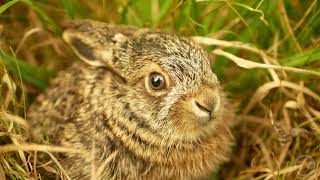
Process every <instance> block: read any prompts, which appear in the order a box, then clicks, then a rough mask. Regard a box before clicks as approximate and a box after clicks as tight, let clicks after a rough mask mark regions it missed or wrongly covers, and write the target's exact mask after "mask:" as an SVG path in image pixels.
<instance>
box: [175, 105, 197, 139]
mask: <svg viewBox="0 0 320 180" xmlns="http://www.w3.org/2000/svg"><path fill="white" fill-rule="evenodd" d="M169 117H170V120H171V121H172V124H173V126H174V129H176V132H177V133H178V134H185V133H191V132H195V131H197V130H199V128H201V127H200V125H199V123H198V117H197V116H196V115H195V114H194V113H193V111H192V107H191V106H190V105H189V103H187V102H185V101H178V102H177V103H175V104H174V105H173V106H172V108H171V110H170V112H169Z"/></svg>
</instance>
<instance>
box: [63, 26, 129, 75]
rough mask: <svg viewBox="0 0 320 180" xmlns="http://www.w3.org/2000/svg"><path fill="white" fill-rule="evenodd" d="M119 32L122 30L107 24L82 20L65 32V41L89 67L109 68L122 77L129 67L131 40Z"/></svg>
mask: <svg viewBox="0 0 320 180" xmlns="http://www.w3.org/2000/svg"><path fill="white" fill-rule="evenodd" d="M122 29H125V28H122ZM119 30H121V28H119V27H116V26H112V25H108V24H106V23H102V22H96V21H90V20H80V21H74V22H72V23H71V24H70V25H69V27H68V28H67V29H66V30H65V31H64V32H63V39H64V40H65V41H66V42H67V43H68V44H69V45H70V46H71V48H72V49H73V50H74V52H75V53H76V54H77V55H78V56H79V58H80V59H81V60H83V61H85V62H86V63H88V64H89V65H92V66H105V67H109V68H111V69H112V70H114V71H116V72H118V73H119V74H120V75H122V73H121V71H124V69H122V68H123V67H127V66H126V65H127V64H126V63H127V61H128V54H126V52H127V51H128V48H130V47H129V46H128V44H130V39H129V37H128V36H126V35H124V34H123V33H122V32H119ZM127 35H130V33H127ZM122 47H126V49H123V48H122ZM119 51H120V52H121V53H119ZM114 56H123V57H114Z"/></svg>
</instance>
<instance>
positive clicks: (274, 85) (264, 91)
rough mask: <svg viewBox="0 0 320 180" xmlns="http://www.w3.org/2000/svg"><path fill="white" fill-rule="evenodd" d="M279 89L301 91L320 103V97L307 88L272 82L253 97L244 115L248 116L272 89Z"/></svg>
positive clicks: (259, 89) (283, 82) (282, 82)
mask: <svg viewBox="0 0 320 180" xmlns="http://www.w3.org/2000/svg"><path fill="white" fill-rule="evenodd" d="M277 87H279V88H280V87H286V88H290V89H294V90H297V91H301V92H303V93H305V94H307V95H309V96H311V97H312V98H314V99H315V100H317V101H319V102H320V96H319V95H318V94H317V93H315V92H313V91H311V90H310V89H308V88H306V87H301V86H299V85H297V84H295V83H292V82H289V81H279V82H276V81H272V82H268V83H265V84H264V85H262V86H260V87H259V88H258V89H257V91H256V92H255V93H254V95H253V96H252V98H251V100H250V102H249V103H248V105H247V106H246V107H245V108H244V110H243V113H244V114H247V113H248V112H249V111H250V110H251V109H252V108H253V107H254V106H255V105H256V104H257V103H258V102H259V101H261V100H262V99H263V98H264V97H265V96H267V95H268V93H269V92H270V91H271V90H272V89H274V88H277Z"/></svg>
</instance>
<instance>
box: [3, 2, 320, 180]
mask: <svg viewBox="0 0 320 180" xmlns="http://www.w3.org/2000/svg"><path fill="white" fill-rule="evenodd" d="M319 17H320V3H319V1H318V0H114V1H111V0H11V1H10V0H0V179H46V178H45V174H46V173H42V172H51V173H56V174H57V177H60V178H61V179H67V177H66V176H65V174H64V173H65V172H64V171H63V169H62V168H61V166H59V163H58V161H57V160H56V159H55V158H54V156H53V155H52V154H51V152H52V151H63V149H59V148H58V149H57V148H56V149H54V148H51V149H50V147H48V146H45V145H32V144H30V143H29V142H28V141H27V137H28V134H29V132H30V130H32V128H31V129H30V127H28V125H27V119H26V118H25V117H26V113H27V109H28V106H29V105H30V103H32V101H33V100H34V98H35V97H36V96H37V95H38V94H39V93H41V92H42V91H44V90H45V89H46V87H47V86H48V83H49V81H50V79H52V78H53V77H54V76H55V74H56V73H57V72H59V71H60V70H62V69H65V68H66V67H67V66H69V65H70V64H71V63H72V62H73V61H75V60H77V58H75V56H74V55H73V53H72V52H71V51H70V49H69V48H68V47H67V46H66V45H65V44H64V43H63V42H62V40H61V32H62V29H63V25H64V24H65V23H66V22H67V21H68V20H70V19H79V18H81V19H82V18H90V19H96V20H100V21H104V22H108V23H115V24H130V25H135V26H138V27H149V28H159V29H163V30H166V31H172V32H176V33H178V34H180V35H184V36H197V38H195V40H197V41H198V42H199V43H202V44H204V45H205V47H206V48H207V50H208V52H209V53H210V59H211V60H212V62H213V65H212V69H213V71H214V72H215V73H216V74H217V75H218V77H219V78H220V80H221V82H222V84H223V86H224V88H225V89H226V91H227V92H228V96H229V98H230V99H231V101H232V102H233V104H234V105H235V106H236V107H237V109H238V115H237V119H236V125H235V127H234V130H233V132H234V134H235V138H236V140H237V144H236V146H235V147H234V154H233V156H232V157H231V161H230V162H229V163H227V164H225V165H224V166H222V167H221V168H220V169H219V170H218V171H217V172H213V174H212V176H211V177H210V178H211V179H239V180H240V179H308V180H312V179H320V128H319V126H320V96H319V94H320V83H319V80H320V75H319V74H320V18H319ZM234 62H236V64H235V63H234ZM251 62H256V63H259V64H253V63H251ZM266 64H267V65H266ZM268 64H269V65H268ZM49 150H50V151H49ZM43 153H47V154H50V157H51V159H50V160H48V162H41V161H40V160H39V159H38V158H37V157H38V156H40V155H41V154H43Z"/></svg>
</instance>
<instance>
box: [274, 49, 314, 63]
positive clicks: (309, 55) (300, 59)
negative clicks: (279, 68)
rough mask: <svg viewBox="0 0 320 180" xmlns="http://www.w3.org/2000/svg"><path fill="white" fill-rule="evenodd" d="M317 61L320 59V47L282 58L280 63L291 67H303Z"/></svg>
mask: <svg viewBox="0 0 320 180" xmlns="http://www.w3.org/2000/svg"><path fill="white" fill-rule="evenodd" d="M315 61H320V49H319V48H318V49H312V50H309V51H305V52H303V53H302V54H297V55H293V56H290V57H288V58H284V59H281V60H280V63H281V64H284V65H286V66H291V67H301V66H304V65H307V64H308V63H312V62H315Z"/></svg>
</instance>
